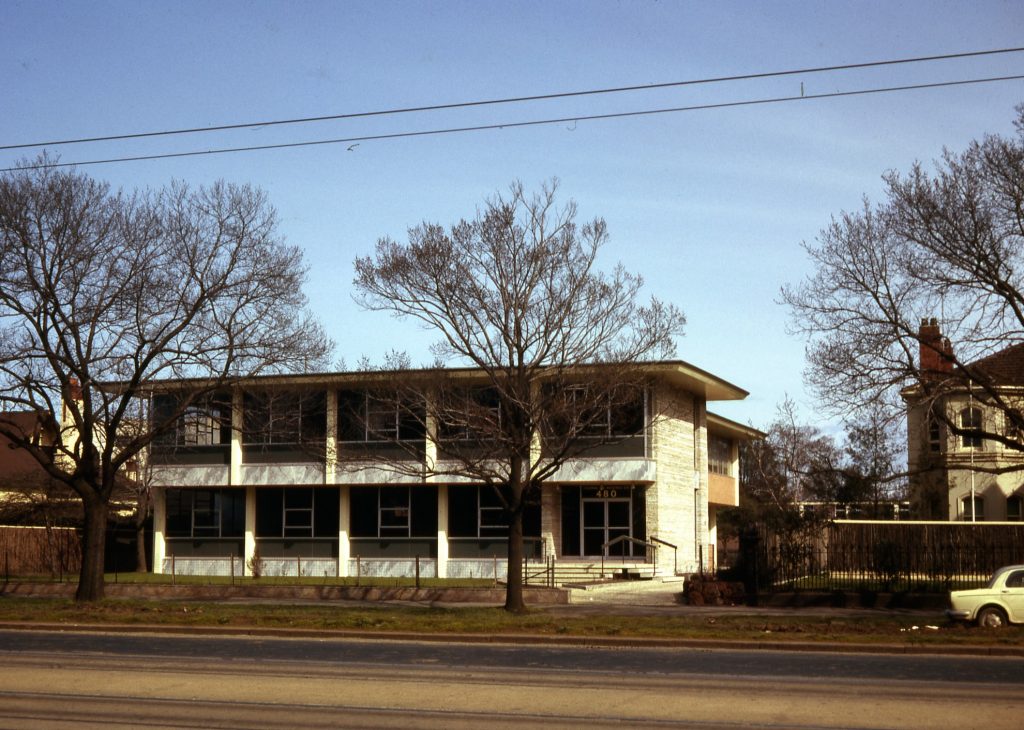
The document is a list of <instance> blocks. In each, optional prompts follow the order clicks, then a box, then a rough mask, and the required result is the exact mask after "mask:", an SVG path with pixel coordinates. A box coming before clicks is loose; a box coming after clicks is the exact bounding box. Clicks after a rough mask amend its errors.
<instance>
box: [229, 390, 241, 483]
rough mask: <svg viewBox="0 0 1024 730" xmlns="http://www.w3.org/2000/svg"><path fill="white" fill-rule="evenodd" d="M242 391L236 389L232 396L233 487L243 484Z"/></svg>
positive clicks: (231, 466) (231, 469) (230, 470)
mask: <svg viewBox="0 0 1024 730" xmlns="http://www.w3.org/2000/svg"><path fill="white" fill-rule="evenodd" d="M242 417H243V413H242V389H241V388H235V390H234V392H233V393H232V394H231V465H230V466H229V467H228V484H230V485H231V486H233V487H238V486H241V484H242V426H243V423H244V422H243V418H242Z"/></svg>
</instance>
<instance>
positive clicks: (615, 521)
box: [580, 488, 633, 556]
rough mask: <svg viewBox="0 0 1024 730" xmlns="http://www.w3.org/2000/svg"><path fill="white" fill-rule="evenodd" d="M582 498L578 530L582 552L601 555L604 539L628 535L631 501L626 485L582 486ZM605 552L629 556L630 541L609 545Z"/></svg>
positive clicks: (630, 524)
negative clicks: (599, 487) (591, 487)
mask: <svg viewBox="0 0 1024 730" xmlns="http://www.w3.org/2000/svg"><path fill="white" fill-rule="evenodd" d="M620 495H621V496H620ZM582 501H583V509H582V510H581V515H580V518H581V519H580V530H581V533H582V534H581V538H582V545H583V554H584V555H590V556H598V555H602V554H604V550H605V548H604V546H605V545H606V544H607V543H609V542H610V541H612V540H614V539H615V538H618V537H622V536H626V537H630V536H631V535H632V524H633V519H632V501H631V500H630V490H629V489H628V488H627V489H619V490H616V489H588V490H584V492H583V495H582ZM607 554H608V555H610V556H631V555H633V545H632V543H630V542H629V541H628V540H623V541H622V542H619V543H616V544H615V545H611V546H609V547H608V552H607Z"/></svg>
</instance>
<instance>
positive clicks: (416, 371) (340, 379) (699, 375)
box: [148, 360, 750, 401]
mask: <svg viewBox="0 0 1024 730" xmlns="http://www.w3.org/2000/svg"><path fill="white" fill-rule="evenodd" d="M636 365H637V366H638V367H640V368H641V370H643V371H646V372H649V373H650V374H651V375H652V376H655V377H658V378H662V379H664V380H665V381H667V382H669V383H672V384H674V385H677V386H679V387H681V388H684V389H685V390H688V391H690V392H693V393H697V394H699V395H702V396H704V398H705V400H709V401H715V400H743V399H744V398H746V397H747V396H748V395H750V394H749V393H748V392H747V391H746V390H744V389H743V388H740V387H739V386H737V385H733V384H732V383H730V382H729V381H727V380H724V379H723V378H720V377H718V376H717V375H712V374H711V373H709V372H707V371H706V370H702V369H700V368H698V367H697V366H695V365H691V364H690V363H688V362H685V361H683V360H656V361H652V362H642V363H636ZM600 367H601V365H599V364H597V365H581V366H577V368H573V370H576V369H578V370H580V371H584V370H587V369H591V368H600ZM436 373H445V374H448V375H454V376H456V377H465V378H467V379H473V378H474V377H478V378H479V377H482V376H483V370H482V369H480V368H472V367H455V368H410V369H407V370H356V371H345V372H315V373H290V374H289V373H284V374H272V375H257V376H250V377H239V378H229V379H228V380H227V382H226V383H225V385H233V384H238V383H252V384H260V385H292V386H299V387H303V386H311V385H354V384H357V383H366V382H372V381H374V380H390V379H393V378H395V377H396V376H398V377H403V376H405V377H408V378H410V379H416V378H419V377H423V376H427V375H430V374H436ZM210 382H211V381H210V379H208V378H181V379H168V380H156V381H152V382H151V383H149V384H148V386H149V388H150V389H152V390H153V391H165V390H173V389H178V388H181V387H188V386H189V385H195V386H203V385H208V384H209V383H210Z"/></svg>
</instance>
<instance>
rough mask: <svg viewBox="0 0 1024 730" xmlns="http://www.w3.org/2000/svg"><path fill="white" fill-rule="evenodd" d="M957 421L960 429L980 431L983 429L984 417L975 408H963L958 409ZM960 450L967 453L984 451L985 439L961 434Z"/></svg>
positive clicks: (979, 410) (978, 409)
mask: <svg viewBox="0 0 1024 730" xmlns="http://www.w3.org/2000/svg"><path fill="white" fill-rule="evenodd" d="M958 420H959V422H960V428H961V429H976V430H979V431H980V430H981V429H983V428H984V424H985V415H984V413H983V412H982V410H981V409H980V408H978V407H977V406H965V407H964V408H961V409H960V413H959V415H958ZM960 448H961V449H963V450H968V451H984V450H985V439H984V438H982V437H981V436H972V435H969V434H961V435H960Z"/></svg>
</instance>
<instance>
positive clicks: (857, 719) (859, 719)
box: [0, 631, 1024, 730]
mask: <svg viewBox="0 0 1024 730" xmlns="http://www.w3.org/2000/svg"><path fill="white" fill-rule="evenodd" d="M1022 689H1024V663H1022V662H1021V660H1020V659H1019V658H995V657H992V658H978V657H954V656H906V655H872V654H868V655H859V654H827V653H817V652H814V653H810V652H808V653H801V652H768V651H762V650H755V651H749V652H747V651H722V650H695V649H632V648H614V649H604V648H602V649H598V648H587V647H551V646H522V645H488V644H484V645H480V644H438V643H429V642H423V643H419V642H391V641H376V642H375V641H354V640H337V639H324V640H310V639H302V640H296V639H251V638H241V637H231V638H219V637H210V636H197V637H191V636H166V635H118V634H86V633H81V634H79V633H74V632H66V633H65V632H27V631H26V632H19V631H10V632H7V631H3V632H0V728H19V729H20V728H84V727H91V728H96V727H103V728H150V729H154V730H155V729H159V728H182V727H204V728H256V729H262V728H275V729H276V728H310V729H316V728H328V727H330V728H335V727H338V728H403V729H410V728H452V729H458V728H481V727H486V728H488V729H489V730H490V729H491V728H504V727H517V728H521V727H541V726H542V727H545V728H579V727H593V728H602V727H613V726H614V727H619V728H623V727H678V728H704V727H708V728H741V727H756V728H936V727H957V728H958V729H959V728H971V727H978V728H984V729H985V730H998V729H999V728H1014V729H1015V730H1016V729H1017V728H1019V727H1021V720H1020V718H1021V717H1022V716H1024V699H1021V696H1022V695H1024V692H1021V690H1022Z"/></svg>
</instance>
